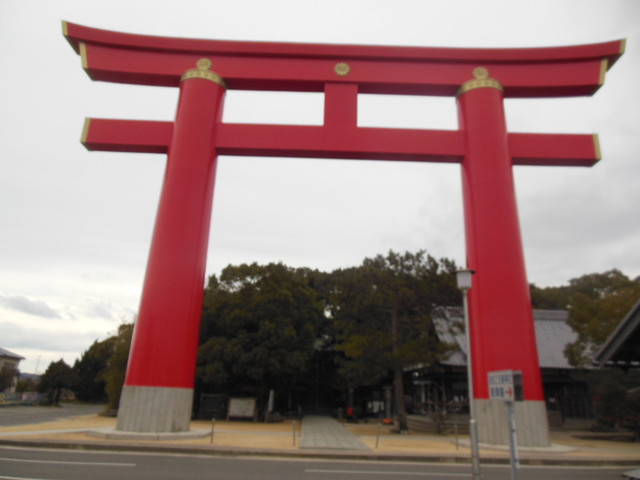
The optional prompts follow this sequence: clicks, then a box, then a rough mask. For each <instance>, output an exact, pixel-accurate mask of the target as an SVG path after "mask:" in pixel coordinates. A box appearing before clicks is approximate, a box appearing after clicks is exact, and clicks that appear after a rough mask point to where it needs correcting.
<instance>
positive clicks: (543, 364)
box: [413, 307, 592, 426]
mask: <svg viewBox="0 0 640 480" xmlns="http://www.w3.org/2000/svg"><path fill="white" fill-rule="evenodd" d="M463 315H464V314H463V309H462V307H438V308H436V309H435V310H434V311H433V312H432V318H433V323H434V327H435V330H436V334H437V336H438V339H439V340H440V341H441V342H444V343H447V344H449V345H451V346H452V349H451V351H450V352H449V353H448V354H447V355H446V358H445V359H444V360H442V361H440V362H439V363H438V365H437V366H435V368H434V367H431V368H428V369H416V370H415V371H414V373H413V378H414V382H413V383H414V385H415V386H416V387H417V390H416V395H415V396H416V398H415V400H414V404H415V403H418V404H422V405H425V406H426V410H429V408H430V406H435V405H442V402H445V403H451V402H453V403H454V404H455V403H456V402H457V403H458V404H462V405H465V407H464V411H466V408H467V407H466V405H467V399H468V396H467V373H466V372H467V357H466V335H465V331H464V316H463ZM533 317H534V325H535V330H536V343H537V346H538V357H539V361H540V369H541V373H542V382H543V386H544V392H545V400H546V405H547V411H548V413H549V421H550V424H551V425H552V426H559V425H561V424H563V423H565V422H566V421H569V420H571V419H589V418H591V417H592V411H591V404H590V399H589V395H588V390H587V386H586V384H585V382H584V381H583V380H582V379H581V378H580V373H582V371H581V370H578V369H575V368H574V367H573V366H571V365H570V364H569V362H568V361H567V359H566V357H565V355H564V348H565V346H566V345H567V344H568V343H571V342H573V341H575V340H576V337H577V335H576V333H575V332H574V331H573V330H572V329H571V327H570V326H569V325H568V324H567V323H566V321H567V318H568V312H567V311H565V310H534V311H533Z"/></svg>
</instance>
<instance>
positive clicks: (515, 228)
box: [458, 88, 544, 400]
mask: <svg viewBox="0 0 640 480" xmlns="http://www.w3.org/2000/svg"><path fill="white" fill-rule="evenodd" d="M502 104H503V102H502V93H501V92H500V91H499V90H496V89H495V88H478V89H475V90H471V91H469V92H467V93H465V94H463V95H461V96H460V97H459V98H458V113H459V121H460V129H461V130H462V132H463V133H464V137H465V144H466V154H465V158H464V161H463V163H462V190H463V198H464V219H465V235H466V243H467V266H468V268H470V269H471V270H474V271H475V272H476V273H475V275H474V276H473V285H472V288H471V290H469V322H470V326H469V329H470V332H471V351H472V358H473V383H474V390H475V392H474V393H475V396H476V398H489V392H488V388H487V374H488V372H491V371H496V370H522V376H523V383H524V396H525V399H526V400H544V393H543V391H542V381H541V377H540V368H539V366H538V365H539V363H538V352H537V348H536V338H535V331H534V324H533V313H532V309H531V299H530V297H529V285H528V282H527V274H526V271H525V263H524V254H523V250H522V239H521V237H520V225H519V221H518V211H517V207H516V194H515V189H514V183H513V173H512V164H511V157H510V155H509V148H508V141H507V139H508V136H507V131H506V125H505V120H504V111H503V106H502Z"/></svg>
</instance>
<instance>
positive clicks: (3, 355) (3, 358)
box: [0, 347, 24, 392]
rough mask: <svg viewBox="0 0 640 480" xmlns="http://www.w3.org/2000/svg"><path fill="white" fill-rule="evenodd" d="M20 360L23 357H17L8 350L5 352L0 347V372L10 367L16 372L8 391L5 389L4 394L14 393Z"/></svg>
mask: <svg viewBox="0 0 640 480" xmlns="http://www.w3.org/2000/svg"><path fill="white" fill-rule="evenodd" d="M20 360H24V357H21V356H20V355H17V354H15V353H13V352H10V351H9V350H6V349H4V348H2V347H0V370H2V369H3V368H4V367H12V368H14V369H15V371H16V376H15V377H14V378H13V381H12V382H11V386H10V387H9V388H8V389H5V391H6V392H15V391H16V385H17V384H18V375H17V373H18V370H19V366H20Z"/></svg>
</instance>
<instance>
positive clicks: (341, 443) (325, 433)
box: [300, 415, 371, 450]
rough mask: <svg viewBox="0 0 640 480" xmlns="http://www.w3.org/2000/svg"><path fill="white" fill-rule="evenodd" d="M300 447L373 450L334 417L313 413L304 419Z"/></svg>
mask: <svg viewBox="0 0 640 480" xmlns="http://www.w3.org/2000/svg"><path fill="white" fill-rule="evenodd" d="M300 448H314V449H331V450H371V449H370V448H369V447H367V446H366V445H365V444H364V443H363V442H361V441H360V440H359V439H358V438H357V437H356V436H355V435H354V434H352V433H351V432H350V431H349V430H347V429H346V428H345V427H343V426H342V425H341V424H340V422H338V421H337V420H335V419H334V418H330V417H320V416H313V415H310V416H306V417H304V418H303V419H302V439H301V441H300Z"/></svg>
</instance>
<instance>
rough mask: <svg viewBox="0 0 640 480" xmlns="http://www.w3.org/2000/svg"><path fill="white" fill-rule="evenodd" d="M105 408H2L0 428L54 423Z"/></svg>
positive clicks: (67, 404) (88, 405) (65, 404)
mask: <svg viewBox="0 0 640 480" xmlns="http://www.w3.org/2000/svg"><path fill="white" fill-rule="evenodd" d="M104 408H105V406H104V405H91V404H86V405H85V404H78V403H63V404H61V406H59V407H40V406H34V407H2V408H0V427H11V426H14V425H28V424H32V423H43V422H52V421H55V420H60V419H62V418H67V417H73V416H75V415H92V414H95V413H99V412H101V411H102V410H104ZM0 473H2V472H1V471H0Z"/></svg>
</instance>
